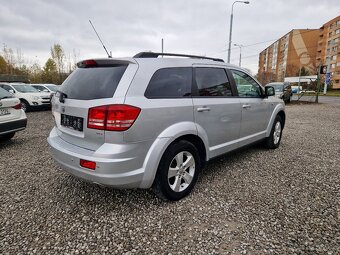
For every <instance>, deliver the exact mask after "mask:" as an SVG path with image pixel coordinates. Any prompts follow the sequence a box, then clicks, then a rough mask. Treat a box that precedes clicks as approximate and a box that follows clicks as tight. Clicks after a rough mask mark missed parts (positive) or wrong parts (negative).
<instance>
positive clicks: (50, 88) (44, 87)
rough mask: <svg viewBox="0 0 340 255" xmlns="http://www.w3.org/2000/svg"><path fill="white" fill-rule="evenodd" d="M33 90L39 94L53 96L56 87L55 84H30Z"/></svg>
mask: <svg viewBox="0 0 340 255" xmlns="http://www.w3.org/2000/svg"><path fill="white" fill-rule="evenodd" d="M30 85H31V86H32V87H33V88H35V89H37V90H39V91H40V92H46V93H49V94H50V96H52V95H54V94H55V93H56V92H57V90H58V86H57V85H55V84H30Z"/></svg>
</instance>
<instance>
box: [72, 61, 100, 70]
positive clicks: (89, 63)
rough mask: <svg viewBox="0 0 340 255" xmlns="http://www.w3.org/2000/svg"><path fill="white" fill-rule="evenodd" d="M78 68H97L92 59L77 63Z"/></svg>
mask: <svg viewBox="0 0 340 255" xmlns="http://www.w3.org/2000/svg"><path fill="white" fill-rule="evenodd" d="M77 66H78V67H82V68H87V67H97V66H98V64H97V62H96V61H95V60H93V59H88V60H84V61H82V62H79V63H78V64H77Z"/></svg>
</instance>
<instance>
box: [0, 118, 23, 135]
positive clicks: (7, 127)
mask: <svg viewBox="0 0 340 255" xmlns="http://www.w3.org/2000/svg"><path fill="white" fill-rule="evenodd" d="M26 126H27V118H22V119H19V120H14V121H8V122H5V123H0V135H3V134H7V133H12V132H17V131H20V130H23V129H25V128H26Z"/></svg>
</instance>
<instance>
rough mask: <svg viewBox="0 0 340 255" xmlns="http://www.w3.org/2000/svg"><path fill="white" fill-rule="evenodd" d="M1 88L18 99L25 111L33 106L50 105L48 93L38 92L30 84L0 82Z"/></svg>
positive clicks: (45, 106)
mask: <svg viewBox="0 0 340 255" xmlns="http://www.w3.org/2000/svg"><path fill="white" fill-rule="evenodd" d="M0 88H3V89H5V90H7V91H8V92H10V93H11V94H13V95H14V96H15V97H16V98H18V99H20V102H21V107H22V109H23V110H24V111H25V112H26V111H28V110H30V109H33V108H49V107H51V99H50V94H49V93H46V92H39V91H38V90H37V89H35V88H33V87H32V86H31V85H28V84H25V83H0Z"/></svg>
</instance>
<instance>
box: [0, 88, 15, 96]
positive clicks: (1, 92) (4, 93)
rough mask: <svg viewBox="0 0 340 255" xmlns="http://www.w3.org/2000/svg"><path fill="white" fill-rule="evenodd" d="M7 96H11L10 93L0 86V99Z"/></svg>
mask: <svg viewBox="0 0 340 255" xmlns="http://www.w3.org/2000/svg"><path fill="white" fill-rule="evenodd" d="M8 97H13V96H12V94H11V93H9V92H8V91H6V90H4V89H2V88H0V99H2V98H8Z"/></svg>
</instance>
